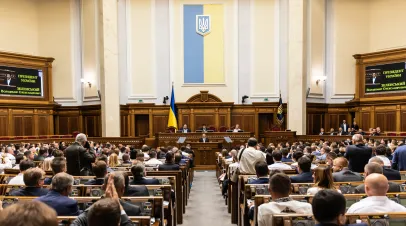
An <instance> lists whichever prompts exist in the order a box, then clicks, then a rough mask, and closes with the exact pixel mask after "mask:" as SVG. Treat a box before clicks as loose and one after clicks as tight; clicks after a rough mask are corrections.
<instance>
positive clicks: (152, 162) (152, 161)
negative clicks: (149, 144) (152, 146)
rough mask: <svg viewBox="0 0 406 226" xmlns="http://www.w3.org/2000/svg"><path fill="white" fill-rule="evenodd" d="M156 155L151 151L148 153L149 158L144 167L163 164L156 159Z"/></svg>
mask: <svg viewBox="0 0 406 226" xmlns="http://www.w3.org/2000/svg"><path fill="white" fill-rule="evenodd" d="M156 155H157V153H156V151H151V152H150V153H149V157H150V158H149V160H148V161H146V162H145V165H161V164H164V163H163V162H161V161H159V160H158V159H157V158H156Z"/></svg>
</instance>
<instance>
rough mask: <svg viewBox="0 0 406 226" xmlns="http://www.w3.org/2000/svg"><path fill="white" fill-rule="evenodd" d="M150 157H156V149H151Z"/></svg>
mask: <svg viewBox="0 0 406 226" xmlns="http://www.w3.org/2000/svg"><path fill="white" fill-rule="evenodd" d="M149 157H150V158H152V159H153V158H156V151H150V152H149Z"/></svg>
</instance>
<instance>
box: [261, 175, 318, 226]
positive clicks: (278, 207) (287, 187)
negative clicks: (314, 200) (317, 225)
mask: <svg viewBox="0 0 406 226" xmlns="http://www.w3.org/2000/svg"><path fill="white" fill-rule="evenodd" d="M269 193H270V194H271V197H272V202H269V203H264V204H262V205H260V206H259V207H258V226H269V225H273V224H272V215H274V214H285V213H289V214H291V213H296V214H312V205H310V204H309V203H304V202H300V201H296V200H293V199H292V198H290V197H289V195H290V193H291V183H290V179H289V177H288V176H286V175H285V174H282V173H277V174H275V175H273V176H272V177H270V179H269Z"/></svg>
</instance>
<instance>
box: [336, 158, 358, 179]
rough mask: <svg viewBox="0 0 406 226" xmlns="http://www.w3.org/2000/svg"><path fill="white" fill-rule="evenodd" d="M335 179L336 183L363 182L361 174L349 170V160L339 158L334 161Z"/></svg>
mask: <svg viewBox="0 0 406 226" xmlns="http://www.w3.org/2000/svg"><path fill="white" fill-rule="evenodd" d="M333 178H334V181H335V182H350V181H362V180H363V179H362V176H361V174H359V173H357V172H353V171H351V170H350V169H348V160H347V159H346V158H344V157H339V158H336V159H334V161H333Z"/></svg>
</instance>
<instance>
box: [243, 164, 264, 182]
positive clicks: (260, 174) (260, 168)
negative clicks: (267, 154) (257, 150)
mask: <svg viewBox="0 0 406 226" xmlns="http://www.w3.org/2000/svg"><path fill="white" fill-rule="evenodd" d="M268 171H269V170H268V165H267V164H266V162H257V163H256V164H255V172H256V174H257V179H255V180H251V181H249V182H248V184H268V183H269V177H268Z"/></svg>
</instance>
